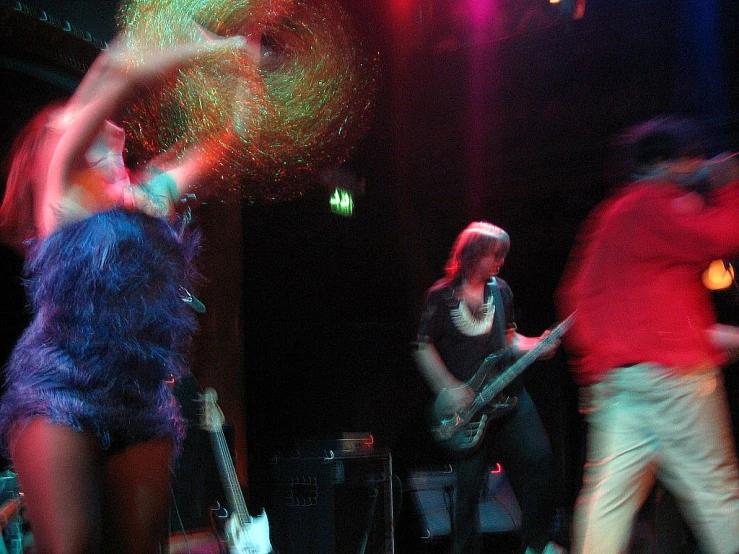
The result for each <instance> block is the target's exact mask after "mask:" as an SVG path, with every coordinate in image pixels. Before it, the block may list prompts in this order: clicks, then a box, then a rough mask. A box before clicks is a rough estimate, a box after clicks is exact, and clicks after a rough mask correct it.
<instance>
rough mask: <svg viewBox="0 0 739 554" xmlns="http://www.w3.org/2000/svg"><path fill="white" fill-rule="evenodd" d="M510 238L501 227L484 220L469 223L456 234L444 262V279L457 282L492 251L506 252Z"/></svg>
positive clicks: (504, 253)
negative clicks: (445, 262) (455, 238)
mask: <svg viewBox="0 0 739 554" xmlns="http://www.w3.org/2000/svg"><path fill="white" fill-rule="evenodd" d="M510 247H511V239H510V237H509V236H508V233H506V232H505V231H504V230H503V229H501V228H500V227H498V226H496V225H493V224H492V223H488V222H486V221H475V222H472V223H470V224H469V225H468V226H467V227H465V229H464V230H463V231H462V232H461V233H460V234H459V236H457V240H455V241H454V245H453V246H452V249H451V251H450V253H449V260H448V261H447V264H446V277H445V279H446V281H447V282H450V283H453V284H458V283H460V282H462V280H463V279H465V278H466V277H467V276H468V275H469V274H470V273H471V272H472V270H473V269H474V267H475V265H476V264H477V262H478V261H479V260H480V259H482V258H484V257H485V256H487V255H488V254H490V253H492V252H500V253H501V254H502V255H504V256H505V255H506V254H508V250H509V249H510Z"/></svg>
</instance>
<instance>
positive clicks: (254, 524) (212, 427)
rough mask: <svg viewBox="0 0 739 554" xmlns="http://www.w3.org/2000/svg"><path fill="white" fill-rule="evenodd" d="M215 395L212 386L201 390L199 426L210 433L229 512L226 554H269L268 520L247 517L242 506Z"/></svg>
mask: <svg viewBox="0 0 739 554" xmlns="http://www.w3.org/2000/svg"><path fill="white" fill-rule="evenodd" d="M217 399H218V395H217V394H216V391H215V390H213V389H206V390H205V392H204V393H203V419H202V426H203V428H204V429H205V430H207V431H208V432H209V433H210V437H211V443H212V444H213V452H214V454H215V457H216V461H217V462H218V469H219V470H220V472H221V481H222V482H223V488H224V490H225V492H226V496H227V497H228V503H229V507H230V509H231V515H230V517H229V518H228V520H227V521H226V539H227V541H228V550H229V553H230V554H269V553H270V552H272V545H271V544H270V541H269V521H268V520H267V514H266V512H264V510H263V511H262V513H261V514H260V515H258V516H256V517H254V516H251V515H250V514H249V512H248V511H247V509H246V502H244V495H243V494H242V492H241V487H240V486H239V481H238V478H237V476H236V469H235V468H234V464H233V460H232V459H231V453H230V451H229V449H228V444H227V443H226V436H225V435H224V433H223V422H224V418H223V412H222V411H221V409H220V408H219V407H218V404H217Z"/></svg>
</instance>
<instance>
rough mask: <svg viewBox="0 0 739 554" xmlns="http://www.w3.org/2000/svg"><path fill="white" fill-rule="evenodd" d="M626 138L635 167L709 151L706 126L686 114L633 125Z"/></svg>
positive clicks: (695, 155)
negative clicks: (704, 128) (704, 127)
mask: <svg viewBox="0 0 739 554" xmlns="http://www.w3.org/2000/svg"><path fill="white" fill-rule="evenodd" d="M624 138H625V144H626V146H627V148H628V149H629V150H630V157H631V159H632V163H633V166H634V167H635V168H641V167H645V166H650V165H653V164H656V163H660V162H664V161H670V160H676V159H679V158H692V157H702V156H705V155H706V154H707V151H708V144H707V139H706V136H705V132H704V130H703V126H702V125H701V124H700V123H699V122H698V121H696V120H694V119H690V118H686V117H677V116H667V117H658V118H655V119H650V120H649V121H646V122H644V123H641V124H639V125H636V126H634V127H632V128H630V129H629V130H628V131H627V132H626V134H625V137H624Z"/></svg>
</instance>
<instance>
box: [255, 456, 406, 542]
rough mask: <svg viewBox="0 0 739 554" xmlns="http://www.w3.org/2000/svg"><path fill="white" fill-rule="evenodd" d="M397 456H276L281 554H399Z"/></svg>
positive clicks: (273, 484) (275, 527)
mask: <svg viewBox="0 0 739 554" xmlns="http://www.w3.org/2000/svg"><path fill="white" fill-rule="evenodd" d="M392 480H393V475H392V460H391V456H390V452H389V450H384V449H378V450H377V451H375V452H374V453H373V454H370V455H364V456H358V455H352V456H341V455H336V454H335V453H332V454H331V455H328V456H302V455H299V456H294V457H288V458H284V457H279V456H276V457H275V458H274V459H273V463H272V468H271V476H270V483H269V487H270V494H269V497H270V505H268V506H267V513H268V514H269V521H270V530H271V537H272V544H273V546H274V547H275V550H276V551H278V552H280V554H316V553H317V552H320V553H321V554H346V553H349V552H352V553H354V552H357V553H365V554H393V553H394V551H395V542H394V524H393V488H392Z"/></svg>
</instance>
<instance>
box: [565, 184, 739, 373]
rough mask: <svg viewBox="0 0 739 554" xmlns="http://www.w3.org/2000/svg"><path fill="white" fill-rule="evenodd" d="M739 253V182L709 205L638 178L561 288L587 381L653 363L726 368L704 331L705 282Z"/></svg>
mask: <svg viewBox="0 0 739 554" xmlns="http://www.w3.org/2000/svg"><path fill="white" fill-rule="evenodd" d="M737 254H739V182H736V183H733V184H730V185H727V186H725V187H722V188H721V189H719V190H717V191H713V192H712V193H711V195H710V196H709V197H708V199H707V200H705V199H703V198H702V197H701V196H699V195H697V194H695V193H688V192H687V190H686V189H685V188H684V187H682V186H680V185H677V184H674V183H669V182H659V181H654V180H653V181H640V182H637V183H634V184H632V185H630V186H629V187H627V188H626V189H625V190H624V191H623V192H622V193H621V194H619V195H618V196H617V197H615V198H613V199H611V200H608V201H606V202H604V204H602V205H601V206H600V207H599V208H597V209H596V210H595V212H594V213H593V215H591V217H590V219H589V220H588V223H587V224H586V226H585V229H584V231H583V233H582V235H581V237H580V239H579V241H578V245H577V246H576V247H575V249H574V250H573V254H572V256H571V261H570V264H569V265H568V268H567V270H566V271H565V274H564V277H563V280H562V285H561V287H560V289H559V291H558V300H559V307H560V310H561V312H562V315H567V314H569V313H570V312H571V311H572V310H575V309H577V315H576V317H575V322H574V325H573V326H572V328H571V329H570V331H569V332H568V333H567V334H566V335H565V338H564V341H565V346H566V347H567V349H568V351H569V352H570V354H571V355H572V361H573V370H574V371H575V376H576V379H577V381H578V382H579V383H581V384H590V383H593V382H596V381H599V380H600V379H602V378H603V377H604V375H605V374H606V373H607V372H608V370H609V369H610V368H614V367H619V366H624V365H631V364H635V363H641V362H655V363H658V364H661V365H664V366H669V367H673V368H675V369H676V371H689V370H691V369H695V368H696V367H699V366H701V365H705V364H707V363H708V364H714V365H715V364H720V363H722V362H723V361H724V353H723V351H721V350H720V349H718V348H717V347H716V346H715V345H713V344H712V343H711V342H710V341H709V338H708V336H707V334H706V329H707V328H708V327H710V326H711V325H713V324H714V323H715V322H716V316H715V313H714V308H713V302H712V298H711V295H710V292H709V291H708V290H707V289H706V288H705V287H704V285H703V283H702V281H701V275H702V273H703V271H704V270H705V269H706V268H707V266H708V264H709V263H710V262H711V261H712V260H716V259H727V258H733V257H734V256H735V255H737Z"/></svg>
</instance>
